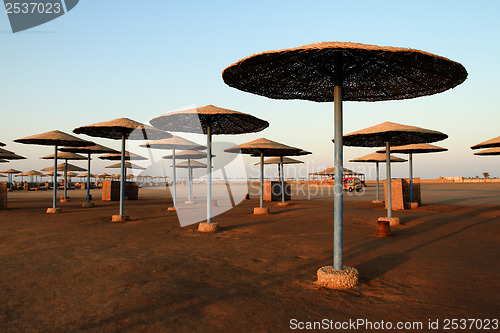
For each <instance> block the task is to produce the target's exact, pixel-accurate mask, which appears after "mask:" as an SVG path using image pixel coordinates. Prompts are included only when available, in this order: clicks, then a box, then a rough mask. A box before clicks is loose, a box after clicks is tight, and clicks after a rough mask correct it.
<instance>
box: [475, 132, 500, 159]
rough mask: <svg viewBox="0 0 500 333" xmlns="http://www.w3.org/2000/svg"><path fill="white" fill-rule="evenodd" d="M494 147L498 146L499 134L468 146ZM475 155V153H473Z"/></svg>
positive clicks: (479, 147)
mask: <svg viewBox="0 0 500 333" xmlns="http://www.w3.org/2000/svg"><path fill="white" fill-rule="evenodd" d="M495 147H500V136H498V137H496V138H493V139H490V140H487V141H484V142H481V143H478V144H477V145H474V146H472V147H470V148H471V149H484V148H495ZM474 155H476V154H474Z"/></svg>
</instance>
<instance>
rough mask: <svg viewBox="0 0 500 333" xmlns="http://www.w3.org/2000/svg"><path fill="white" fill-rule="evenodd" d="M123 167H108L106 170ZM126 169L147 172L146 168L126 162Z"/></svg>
mask: <svg viewBox="0 0 500 333" xmlns="http://www.w3.org/2000/svg"><path fill="white" fill-rule="evenodd" d="M121 167H122V164H121V163H116V164H111V165H108V166H107V167H106V168H110V169H120V168H121ZM125 169H137V170H146V168H143V167H141V166H140V165H136V164H133V163H130V162H125Z"/></svg>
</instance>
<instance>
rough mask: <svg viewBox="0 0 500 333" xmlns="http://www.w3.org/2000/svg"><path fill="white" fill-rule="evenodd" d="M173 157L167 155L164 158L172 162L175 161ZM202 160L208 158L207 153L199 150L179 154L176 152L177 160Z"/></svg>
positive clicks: (184, 151)
mask: <svg viewBox="0 0 500 333" xmlns="http://www.w3.org/2000/svg"><path fill="white" fill-rule="evenodd" d="M173 157H174V156H173V155H166V156H163V157H162V158H163V159H165V160H171V159H173ZM212 157H215V155H212ZM201 158H207V153H204V152H201V151H197V150H181V151H179V152H177V151H176V152H175V159H180V160H184V159H186V160H198V159H201Z"/></svg>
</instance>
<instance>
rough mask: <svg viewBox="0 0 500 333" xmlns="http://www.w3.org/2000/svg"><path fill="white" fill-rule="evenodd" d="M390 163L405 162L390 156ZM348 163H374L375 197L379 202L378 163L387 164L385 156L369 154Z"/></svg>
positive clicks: (377, 153) (402, 159)
mask: <svg viewBox="0 0 500 333" xmlns="http://www.w3.org/2000/svg"><path fill="white" fill-rule="evenodd" d="M389 158H390V161H391V163H402V162H406V160H405V159H404V158H399V157H396V156H392V155H390V157H389ZM349 162H361V163H375V164H376V166H377V197H376V201H380V199H379V163H385V162H387V157H386V156H385V154H381V153H379V152H375V153H371V154H368V155H365V156H361V157H358V158H355V159H352V160H350V161H349Z"/></svg>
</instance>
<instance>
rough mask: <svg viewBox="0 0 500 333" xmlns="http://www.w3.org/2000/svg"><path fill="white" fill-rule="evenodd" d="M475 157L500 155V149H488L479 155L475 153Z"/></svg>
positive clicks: (479, 152)
mask: <svg viewBox="0 0 500 333" xmlns="http://www.w3.org/2000/svg"><path fill="white" fill-rule="evenodd" d="M474 155H479V156H493V155H500V147H494V148H488V149H485V150H482V151H478V152H477V153H474Z"/></svg>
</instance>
